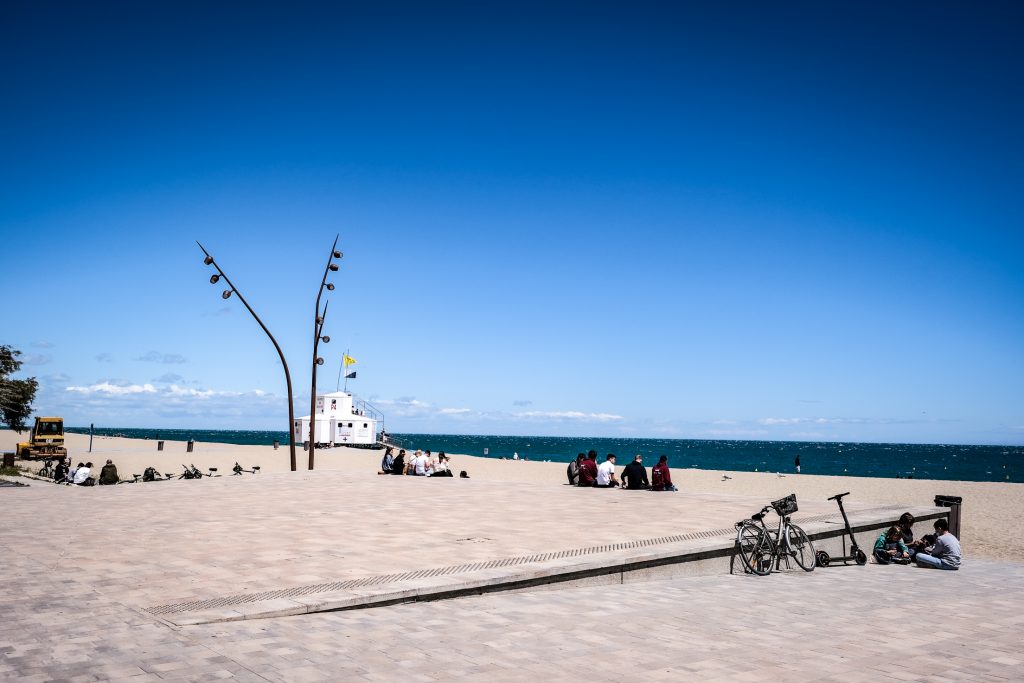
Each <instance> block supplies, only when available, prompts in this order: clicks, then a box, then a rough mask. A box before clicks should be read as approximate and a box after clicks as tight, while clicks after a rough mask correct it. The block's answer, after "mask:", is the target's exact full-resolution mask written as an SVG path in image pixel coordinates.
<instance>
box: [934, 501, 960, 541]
mask: <svg viewBox="0 0 1024 683" xmlns="http://www.w3.org/2000/svg"><path fill="white" fill-rule="evenodd" d="M963 501H964V499H963V498H962V497H961V496H942V495H939V496H935V507H937V508H949V533H951V534H953V535H954V536H956V538H957V540H960V506H961V504H962V503H963Z"/></svg>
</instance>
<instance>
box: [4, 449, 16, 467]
mask: <svg viewBox="0 0 1024 683" xmlns="http://www.w3.org/2000/svg"><path fill="white" fill-rule="evenodd" d="M4 467H14V453H13V452H12V451H6V452H4Z"/></svg>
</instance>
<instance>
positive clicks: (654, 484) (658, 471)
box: [651, 455, 678, 491]
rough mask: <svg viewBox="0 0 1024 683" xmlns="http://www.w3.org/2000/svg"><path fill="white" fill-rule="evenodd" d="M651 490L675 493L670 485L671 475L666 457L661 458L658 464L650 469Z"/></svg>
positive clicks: (674, 488)
mask: <svg viewBox="0 0 1024 683" xmlns="http://www.w3.org/2000/svg"><path fill="white" fill-rule="evenodd" d="M651 490H652V491H676V490H678V489H676V487H675V486H673V485H672V473H671V472H669V469H668V457H667V456H664V455H663V456H661V458H660V459H659V460H658V464H657V465H655V466H654V467H653V468H652V469H651Z"/></svg>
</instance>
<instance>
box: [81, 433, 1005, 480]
mask: <svg viewBox="0 0 1024 683" xmlns="http://www.w3.org/2000/svg"><path fill="white" fill-rule="evenodd" d="M67 431H69V432H77V433H80V434H83V433H84V434H88V433H89V429H88V428H84V429H83V428H80V427H79V428H72V427H69V428H68V429H67ZM94 433H96V434H98V435H105V436H125V437H130V438H135V439H164V440H168V441H172V440H178V441H187V440H188V439H194V440H196V441H206V442H217V443H234V444H250V445H251V444H256V445H270V444H271V443H272V442H273V441H274V440H275V439H276V440H278V441H280V442H281V444H282V445H283V444H287V443H288V434H287V433H286V432H274V431H221V430H208V429H129V428H97V429H96V430H95V432H94ZM391 437H392V439H393V441H394V442H395V443H397V444H399V445H401V446H403V447H404V448H424V449H428V448H429V449H430V450H432V451H434V452H437V451H447V452H448V453H464V454H466V455H478V456H484V457H490V458H511V457H512V455H513V454H514V453H518V454H519V457H520V458H521V459H528V460H551V461H554V462H568V461H569V460H571V459H572V458H574V457H575V456H576V454H577V453H581V452H587V451H589V450H591V449H594V450H596V451H597V452H598V453H599V454H600V455H601V457H602V458H603V457H604V455H605V454H607V453H615V454H616V455H618V456H619V463H620V464H624V463H625V462H627V461H626V460H625V458H631V457H632V456H634V455H636V454H637V453H640V454H642V455H643V456H644V464H646V465H647V466H651V465H653V464H654V463H655V462H657V459H658V456H660V455H662V454H664V455H666V456H668V462H669V465H670V466H671V467H672V468H686V467H695V468H699V469H705V470H738V471H747V472H784V473H786V472H792V471H793V463H794V460H795V458H796V457H797V456H799V457H800V465H801V471H802V472H803V473H804V474H830V475H848V476H854V477H913V478H915V479H947V480H962V481H1009V482H1024V447H1021V446H965V445H942V444H924V445H922V444H894V443H833V442H818V443H815V442H806V441H723V440H700V439H607V438H578V437H559V436H468V435H459V434H392V435H391Z"/></svg>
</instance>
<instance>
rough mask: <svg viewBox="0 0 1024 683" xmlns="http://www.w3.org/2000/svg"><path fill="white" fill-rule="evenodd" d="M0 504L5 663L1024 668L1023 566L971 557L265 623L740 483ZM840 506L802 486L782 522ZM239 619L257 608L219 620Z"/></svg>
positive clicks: (280, 479) (904, 673)
mask: <svg viewBox="0 0 1024 683" xmlns="http://www.w3.org/2000/svg"><path fill="white" fill-rule="evenodd" d="M780 486H784V484H781V483H780ZM0 496H2V498H0V501H2V506H3V507H2V509H3V511H4V520H5V524H4V528H3V531H2V532H0V552H2V558H3V559H2V569H3V581H2V585H0V608H2V612H3V615H4V619H3V620H2V621H0V677H2V678H11V679H18V680H39V681H43V680H82V681H91V680H106V679H114V680H133V681H146V680H164V679H171V680H210V679H216V678H241V679H248V680H282V681H283V680H295V681H304V680H398V679H401V680H413V681H415V680H424V681H426V680H451V679H470V680H472V679H476V680H524V679H527V678H531V679H537V678H543V679H557V680H582V679H590V680H594V679H597V680H614V679H636V678H642V679H648V680H656V679H658V678H678V677H680V676H684V675H685V676H689V677H697V678H700V679H719V680H748V679H750V680H752V679H754V678H762V677H764V676H773V675H777V676H779V677H780V678H781V679H782V680H830V679H831V680H844V681H849V680H853V681H856V680H861V679H862V678H863V679H867V677H868V676H870V677H871V678H873V679H874V678H877V677H878V676H879V675H883V676H886V677H889V676H891V677H895V678H906V679H914V680H936V681H938V680H966V679H975V680H977V679H983V680H1020V679H1022V678H1024V669H1022V668H1021V667H1022V661H1024V655H1022V654H1021V652H1020V650H1021V648H1020V645H1019V640H1020V638H1019V632H1020V631H1021V626H1022V621H1024V619H1022V617H1021V616H1019V615H1021V614H1024V610H1022V607H1024V604H1022V603H1024V599H1022V598H1021V596H1020V592H1019V591H1014V592H1008V591H1006V590H1005V588H1006V587H1007V586H1014V585H1015V586H1019V585H1021V583H1022V581H1021V580H1022V579H1024V566H1022V565H1016V564H1006V563H991V562H989V563H987V562H982V561H972V560H970V558H968V562H967V564H966V567H965V569H964V570H963V571H961V572H957V573H953V572H935V571H931V572H929V571H927V570H918V569H916V568H908V567H879V566H873V565H870V566H868V567H863V568H855V567H850V568H830V569H826V570H821V569H819V570H817V571H815V572H812V573H810V574H805V573H803V572H783V573H780V574H777V575H772V576H769V577H750V576H742V575H733V576H730V575H729V574H727V573H725V572H722V573H719V574H716V575H714V576H694V577H687V578H673V579H661V580H647V581H640V582H630V583H624V584H618V583H616V584H607V585H591V586H572V585H561V586H557V585H556V587H554V588H552V587H547V588H545V589H538V590H520V591H517V592H509V593H501V594H492V595H482V596H471V597H463V598H459V599H454V600H445V601H438V602H429V603H413V604H392V605H388V606H381V607H375V608H372V609H359V610H354V611H343V612H321V613H316V614H301V615H299V616H282V617H270V615H271V614H273V613H274V609H273V608H274V607H275V605H276V604H277V603H275V602H274V600H275V595H277V594H288V595H289V596H290V597H289V600H288V603H289V604H293V603H295V602H296V601H298V603H299V604H304V605H305V607H307V608H308V607H316V606H317V605H318V604H319V607H318V608H324V609H328V608H331V607H332V605H330V604H322V600H323V598H324V593H323V591H322V590H321V593H319V594H318V593H317V591H316V590H312V591H311V589H316V588H317V587H321V588H322V587H323V586H328V587H333V588H334V589H337V590H336V593H341V592H344V593H347V594H352V595H357V596H360V595H361V596H364V597H365V596H366V595H370V594H372V593H373V591H375V590H381V586H382V585H383V584H384V583H386V582H384V581H382V577H388V576H392V577H395V576H397V577H399V578H400V579H401V580H400V581H397V582H396V584H395V585H396V586H397V587H398V588H399V589H401V590H407V589H409V586H410V585H412V586H414V587H418V588H417V589H422V588H423V587H424V586H428V585H434V586H435V587H436V585H437V584H438V582H440V583H441V584H442V585H443V584H446V583H448V582H456V583H457V582H460V581H466V580H467V579H469V578H472V577H473V576H476V577H477V578H480V577H485V578H486V577H489V578H490V579H494V578H495V577H499V578H500V577H501V576H506V577H507V576H510V575H511V574H509V573H510V572H512V573H514V572H524V571H527V572H534V573H533V574H532V575H534V576H536V575H539V574H543V573H544V572H553V571H558V570H561V569H564V568H565V566H566V563H569V564H573V563H575V564H573V566H596V565H597V564H600V563H608V562H611V563H614V562H619V561H621V560H622V558H623V557H625V556H627V555H634V556H635V555H636V554H637V553H640V554H641V556H644V555H643V554H645V553H646V554H648V555H649V554H650V553H659V552H675V551H677V550H678V548H679V547H689V546H687V544H697V546H699V544H701V543H706V542H709V541H710V540H713V539H711V538H709V536H714V535H715V533H719V532H721V531H722V530H723V529H727V528H728V527H729V526H731V523H732V522H733V521H735V520H737V519H739V518H741V517H743V516H745V515H748V514H750V513H751V512H754V511H756V509H757V508H758V507H759V506H760V504H762V503H763V502H764V501H755V500H751V499H743V498H740V497H736V496H732V497H730V496H721V495H716V496H710V495H696V494H685V493H679V494H652V493H647V492H635V493H634V492H619V491H593V490H578V489H572V488H570V487H562V486H558V485H550V486H537V485H528V484H514V483H508V482H483V481H476V480H468V481H467V480H458V479H455V480H447V481H444V480H437V481H430V480H424V479H418V478H411V477H376V476H374V475H366V474H356V473H341V472H316V473H298V474H288V473H282V474H274V475H267V476H263V475H258V476H250V477H244V478H243V477H224V478H220V479H209V480H203V481H196V482H190V481H171V482H154V483H149V484H137V485H123V486H117V487H97V488H94V489H82V488H67V487H57V486H53V485H48V484H42V483H39V484H34V485H33V486H31V487H29V488H27V489H26V488H16V489H15V488H6V489H4V490H3V493H0ZM852 507H854V508H855V514H858V513H857V510H860V514H864V515H867V514H871V513H872V509H871V508H869V506H860V507H859V508H858V506H856V505H854V506H852ZM894 509H895V508H894ZM831 512H834V511H833V510H832V508H831V506H830V505H829V504H826V503H811V502H802V503H801V511H800V513H798V516H797V521H798V522H800V521H801V515H802V516H803V518H804V519H806V520H808V522H809V523H806V524H805V526H807V527H811V526H812V525H813V524H814V523H815V522H813V521H811V520H814V519H818V518H823V517H824V516H826V515H827V514H828V513H831ZM883 512H884V511H883ZM874 514H881V513H879V511H878V509H877V508H874ZM886 514H887V513H886ZM819 523H822V524H824V523H826V522H819ZM720 541H721V539H720V538H719V539H718V541H717V542H720ZM866 541H867V539H862V542H866ZM581 549H583V550H585V549H591V550H590V551H587V552H582V553H581V552H580V551H581ZM453 567H463V568H466V569H464V571H463V572H462V573H461V574H460V575H458V576H453V575H450V574H445V572H444V571H443V570H444V569H445V568H448V569H451V568H453ZM388 590H392V589H388ZM947 592H948V593H947ZM304 595H305V597H303V596H304ZM328 595H335V593H328ZM397 595H399V596H401V592H400V591H399V593H398V594H397ZM296 596H298V597H296ZM250 599H251V600H250ZM247 600H249V601H248V602H247ZM303 600H306V601H307V602H305V603H303ZM318 601H321V602H318ZM371 602H372V601H371ZM914 604H919V605H920V606H919V607H913V606H911V605H914ZM933 604H934V605H937V606H936V607H933V606H932V605H933ZM225 605H226V607H225ZM247 606H249V607H252V606H255V607H256V608H257V611H258V612H259V613H257V614H245V610H246V609H247V608H248V607H247ZM268 606H269V608H270V609H268ZM940 608H941V609H940ZM225 609H226V610H227V612H225ZM203 610H205V611H203ZM260 610H262V611H260ZM937 610H938V611H937ZM310 611H312V610H310ZM282 613H293V612H288V611H287V610H286V611H284V612H282ZM183 615H184V618H182V616H183ZM246 616H262V617H269V618H259V619H250V620H244V621H225V619H234V618H243V617H246ZM204 622H206V623H204Z"/></svg>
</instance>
